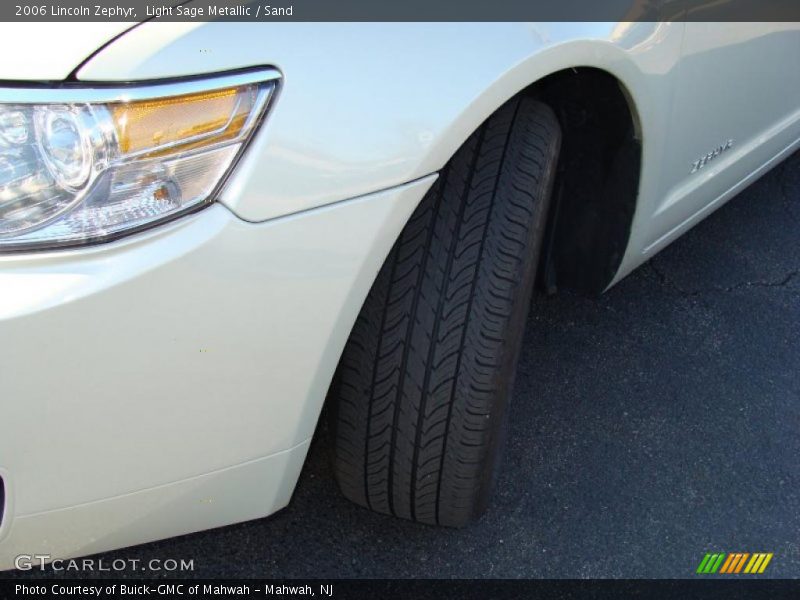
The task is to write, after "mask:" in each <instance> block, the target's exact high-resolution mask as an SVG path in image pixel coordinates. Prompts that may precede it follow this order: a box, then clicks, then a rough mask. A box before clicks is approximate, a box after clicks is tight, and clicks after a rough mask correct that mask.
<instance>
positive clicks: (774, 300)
mask: <svg viewBox="0 0 800 600" xmlns="http://www.w3.org/2000/svg"><path fill="white" fill-rule="evenodd" d="M798 272H800V153H798V154H795V155H794V156H793V157H791V158H790V159H789V160H788V161H786V162H785V163H784V164H783V165H782V166H780V167H778V168H777V169H775V170H773V171H772V172H771V173H769V174H768V175H767V176H765V177H764V178H763V179H761V180H760V181H758V182H757V183H755V184H754V185H752V186H751V187H750V188H749V189H747V190H746V191H744V192H743V193H742V194H740V195H739V196H738V197H737V198H735V199H734V200H732V201H731V202H730V203H728V204H727V205H726V206H725V207H723V208H722V209H720V210H719V211H717V212H716V213H715V214H713V215H712V216H710V217H709V218H708V219H707V220H706V221H705V222H703V223H701V224H700V225H699V226H698V227H696V228H695V229H694V230H692V231H691V232H689V233H688V234H687V235H686V236H684V237H683V238H682V239H680V240H679V241H677V242H676V243H675V244H673V245H672V246H670V247H669V248H667V249H666V250H665V251H663V252H662V253H661V254H660V255H658V256H657V257H656V258H655V259H654V260H652V261H651V262H650V263H649V264H647V265H645V266H643V267H642V268H640V269H639V270H638V271H636V272H635V273H633V274H632V275H631V276H630V277H628V278H627V279H625V280H624V281H623V282H621V283H620V284H619V285H618V286H616V287H615V288H613V289H612V290H611V291H609V292H608V293H607V294H605V295H604V296H602V297H600V298H588V297H582V296H579V295H573V294H563V295H558V296H555V297H549V298H545V297H541V298H538V299H537V300H536V301H535V304H534V307H533V310H532V311H531V316H530V320H529V324H528V329H527V333H526V341H525V346H524V349H523V353H522V357H521V363H520V366H519V372H518V376H517V383H516V388H515V393H514V399H513V403H512V406H511V409H510V410H511V419H510V431H509V435H508V440H507V446H506V448H505V460H504V465H503V467H502V471H501V473H500V476H499V480H498V485H497V491H496V494H495V497H494V501H493V502H492V504H491V508H490V510H489V512H488V514H487V515H486V516H485V517H484V518H483V519H482V520H481V521H480V522H478V523H477V524H475V525H474V526H472V527H469V528H467V529H463V530H447V529H436V528H432V527H425V526H419V525H413V524H411V523H407V522H403V521H399V520H396V519H392V518H388V517H383V516H379V515H374V514H371V513H369V512H367V511H366V510H363V509H361V508H359V507H357V506H354V505H352V504H350V503H348V502H347V501H346V500H344V499H343V498H342V497H341V496H340V495H339V493H338V491H337V489H336V486H335V483H334V481H333V479H332V476H331V472H330V469H329V466H328V465H329V456H328V451H327V440H326V436H327V432H326V431H325V430H324V428H322V429H321V430H320V431H319V432H318V435H317V436H316V439H315V442H314V444H313V446H312V449H311V452H310V455H309V458H308V461H307V463H306V466H305V468H304V471H303V474H302V476H301V478H300V482H299V485H298V488H297V491H296V492H295V495H294V498H293V500H292V503H291V505H290V506H289V507H288V508H287V509H285V510H283V511H281V512H280V513H278V514H276V515H274V516H272V517H270V518H266V519H262V520H259V521H254V522H250V523H245V524H241V525H235V526H231V527H226V528H222V529H218V530H213V531H208V532H204V533H199V534H195V535H190V536H185V537H182V538H178V539H173V540H167V541H163V542H158V543H154V544H148V545H144V546H139V547H136V548H130V549H125V550H121V551H117V552H113V553H110V554H108V555H106V556H105V558H107V559H114V558H138V559H141V560H143V561H144V560H149V559H151V558H158V559H162V560H163V559H166V558H190V559H194V565H195V570H194V572H193V573H191V574H187V575H191V576H197V577H201V576H202V577H213V576H226V577H319V578H326V577H446V578H450V577H463V578H483V577H495V578H497V577H499V578H504V577H511V578H518V577H524V578H538V577H633V578H637V577H691V576H692V575H693V573H694V569H695V568H696V566H697V564H698V563H699V562H700V560H701V558H702V557H703V555H704V554H705V553H706V552H712V551H715V552H719V551H723V552H734V551H739V552H774V553H775V557H774V559H773V561H772V563H771V565H770V567H769V569H768V574H769V575H771V576H775V577H799V576H800V548H798V543H800V538H798V531H800V461H799V460H798V457H800V275H798Z"/></svg>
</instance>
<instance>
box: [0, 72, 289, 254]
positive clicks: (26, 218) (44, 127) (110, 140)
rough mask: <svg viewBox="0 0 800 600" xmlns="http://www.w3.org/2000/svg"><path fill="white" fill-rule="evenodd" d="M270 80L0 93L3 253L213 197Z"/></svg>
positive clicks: (61, 241) (144, 219)
mask: <svg viewBox="0 0 800 600" xmlns="http://www.w3.org/2000/svg"><path fill="white" fill-rule="evenodd" d="M270 77H271V80H268V81H256V80H257V79H259V78H261V79H268V78H270ZM274 86H275V82H274V72H272V71H266V72H255V73H252V72H251V73H246V74H238V75H229V76H223V77H217V78H213V79H207V80H203V81H192V82H183V83H175V84H161V85H151V86H140V87H128V88H118V89H115V90H110V89H103V88H93V89H81V88H64V89H62V90H58V89H52V90H46V91H45V92H46V93H45V94H42V90H41V89H34V88H31V89H28V90H22V89H6V90H0V251H8V250H21V249H31V248H41V247H60V246H69V245H76V244H85V243H90V242H96V241H104V240H107V239H112V238H116V237H118V236H120V235H122V234H124V233H128V232H132V231H138V230H141V229H142V228H144V227H147V226H150V225H153V224H155V223H160V222H162V221H165V220H167V219H170V218H174V217H176V216H178V215H182V214H184V213H186V212H189V211H191V210H195V209H197V208H198V207H201V206H203V205H204V204H207V203H208V202H209V201H210V200H211V199H212V198H213V194H214V192H215V190H216V189H217V188H218V186H219V185H220V184H221V182H222V181H223V180H224V178H225V176H226V174H227V173H228V171H229V170H230V169H231V167H232V165H233V164H234V162H235V159H236V158H237V156H238V155H239V153H240V151H241V150H242V148H243V146H244V144H245V143H246V142H247V140H248V138H249V137H250V136H251V135H252V133H253V131H254V129H255V127H256V125H257V124H258V122H259V120H260V118H261V116H262V114H263V112H264V109H265V107H266V105H267V101H268V100H269V97H270V95H271V93H272V91H273V89H274ZM26 93H28V94H30V96H32V97H35V96H37V95H46V96H47V98H46V101H42V102H34V101H28V100H27V98H26ZM59 96H62V97H63V101H59ZM83 96H85V97H86V100H81V98H82V97H83ZM98 96H99V97H101V98H102V99H96V97H98ZM9 97H10V98H11V99H10V100H9V99H8V98H9ZM4 98H5V100H4Z"/></svg>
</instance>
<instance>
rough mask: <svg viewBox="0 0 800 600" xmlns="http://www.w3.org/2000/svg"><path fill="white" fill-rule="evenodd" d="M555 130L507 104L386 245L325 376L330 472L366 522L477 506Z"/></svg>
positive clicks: (471, 514)
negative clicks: (370, 516)
mask: <svg viewBox="0 0 800 600" xmlns="http://www.w3.org/2000/svg"><path fill="white" fill-rule="evenodd" d="M560 139H561V136H560V129H559V126H558V121H557V120H556V117H555V115H554V114H553V111H552V110H551V109H550V108H549V107H547V106H546V105H544V104H542V103H540V102H538V101H536V100H533V99H531V98H524V97H523V98H515V99H513V100H511V101H509V102H508V103H507V104H505V105H504V106H502V107H501V108H500V109H499V110H498V111H497V112H496V113H494V114H493V115H492V116H491V117H490V118H489V119H488V120H487V121H486V122H485V123H484V124H483V125H482V126H481V127H480V128H479V129H478V130H477V131H476V132H475V133H474V134H473V135H472V136H471V137H470V138H469V139H468V140H467V141H466V143H465V144H464V145H463V146H462V147H461V148H460V149H459V150H458V152H457V153H456V154H455V156H454V157H453V158H452V159H451V160H450V162H449V163H448V164H447V166H446V167H445V168H444V169H443V170H442V172H441V173H440V176H439V179H438V180H437V182H436V183H435V184H434V186H433V187H432V188H431V190H430V191H429V192H428V193H427V194H426V196H425V198H424V199H423V200H422V202H421V203H420V205H419V207H418V208H417V209H416V211H415V213H414V214H413V216H412V217H411V219H410V220H409V222H408V224H407V225H406V227H405V229H404V230H403V232H402V234H401V235H400V238H399V239H398V241H397V243H396V244H395V245H394V247H393V248H392V250H391V252H390V254H389V256H388V258H387V260H386V262H385V264H384V265H383V267H382V269H381V271H380V273H379V275H378V277H377V279H376V281H375V283H374V285H373V287H372V289H371V290H370V293H369V295H368V297H367V299H366V301H365V303H364V306H363V308H362V309H361V313H360V314H359V316H358V319H357V321H356V324H355V326H354V328H353V331H352V333H351V336H350V339H349V341H348V343H347V345H346V347H345V350H344V354H343V356H342V359H341V362H340V365H339V369H338V371H337V374H336V377H335V379H334V385H333V388H332V395H331V397H332V400H333V402H334V403H335V406H334V410H333V411H332V419H333V431H334V468H335V473H336V478H337V480H338V482H339V486H340V488H341V489H342V492H343V493H344V495H345V496H347V497H348V498H349V499H350V500H352V501H354V502H356V503H358V504H360V505H362V506H365V507H367V508H370V509H372V510H374V511H377V512H381V513H386V514H391V515H395V516H398V517H402V518H405V519H411V520H414V521H418V522H421V523H429V524H438V525H448V526H462V525H465V524H467V523H469V522H470V521H472V520H473V519H475V518H477V517H479V516H480V515H481V514H482V513H483V511H484V510H485V509H486V506H487V504H488V500H489V495H490V491H491V483H492V480H493V472H494V469H495V463H496V462H497V459H496V457H497V455H498V450H499V445H500V440H501V438H502V430H503V428H504V413H505V410H506V405H507V401H508V397H509V396H510V393H511V387H512V383H513V379H514V371H515V366H516V362H517V356H518V354H519V348H520V344H521V341H522V332H523V329H524V325H525V321H526V317H527V312H528V307H529V304H530V296H531V293H532V289H533V282H534V279H535V277H536V265H537V262H538V257H539V248H540V244H541V240H542V236H543V230H544V226H545V217H546V213H547V205H548V200H549V197H550V193H551V189H552V182H553V178H554V173H555V166H556V161H557V156H558V150H559V145H560Z"/></svg>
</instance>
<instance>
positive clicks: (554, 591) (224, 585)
mask: <svg viewBox="0 0 800 600" xmlns="http://www.w3.org/2000/svg"><path fill="white" fill-rule="evenodd" d="M0 597H2V598H61V599H72V600H78V599H84V598H112V597H122V598H140V599H141V598H181V599H185V598H192V597H196V598H209V597H220V598H259V599H264V598H316V599H318V600H327V599H329V598H334V599H350V598H356V599H360V598H369V599H371V600H393V599H403V600H417V599H420V600H425V599H428V598H430V599H435V600H443V599H445V598H457V599H459V600H471V599H476V600H477V599H481V600H487V599H497V600H504V599H510V598H526V599H527V598H545V599H546V598H558V599H563V600H566V599H572V598H576V599H577V598H596V599H605V598H609V599H611V598H613V599H615V600H616V599H624V598H642V599H650V598H682V599H694V598H698V599H699V598H725V599H726V600H736V599H738V598H742V599H745V598H747V599H748V600H749V599H751V598H758V597H765V598H797V597H800V580H763V579H762V580H752V579H748V580H744V579H738V580H736V579H684V580H565V579H559V580H505V579H504V580H486V579H480V580H463V579H456V580H443V579H433V580H430V579H419V580H412V579H364V580H356V579H353V580H346V579H343V580H319V579H310V580H257V579H241V580H236V579H231V580H194V581H193V580H181V579H172V580H167V579H151V580H143V579H142V580H138V579H125V580H122V579H119V580H112V579H109V580H103V579H97V580H85V579H83V580H81V579H74V580H70V579H62V580H52V579H49V580H44V579H42V580H22V579H17V580H13V579H7V580H0Z"/></svg>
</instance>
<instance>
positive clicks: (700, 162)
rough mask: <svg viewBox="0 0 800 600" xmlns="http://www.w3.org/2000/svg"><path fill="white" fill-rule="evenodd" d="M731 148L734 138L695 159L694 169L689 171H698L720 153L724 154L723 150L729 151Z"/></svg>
mask: <svg viewBox="0 0 800 600" xmlns="http://www.w3.org/2000/svg"><path fill="white" fill-rule="evenodd" d="M731 148H733V140H728V141H727V142H725V143H724V144H720V145H719V146H717V147H716V148H714V150H712V151H711V152H709V153H708V154H706V155H705V156H704V157H703V158H701V159H700V160H696V161H694V162H693V163H692V170H691V171H689V172H690V173H697V172H698V171H699V170H700V169H702V168H703V167H705V166H706V165H707V164H708V163H710V162H711V161H712V160H714V159H715V158H717V157H718V156H719V155H720V154H722V153H723V152H727V151H728V150H730V149H731Z"/></svg>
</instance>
